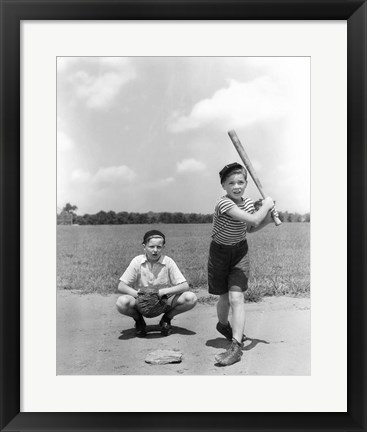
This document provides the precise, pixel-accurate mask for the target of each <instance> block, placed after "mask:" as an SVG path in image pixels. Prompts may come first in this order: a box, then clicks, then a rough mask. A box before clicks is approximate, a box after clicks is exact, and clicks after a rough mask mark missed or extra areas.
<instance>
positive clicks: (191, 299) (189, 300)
mask: <svg viewBox="0 0 367 432" xmlns="http://www.w3.org/2000/svg"><path fill="white" fill-rule="evenodd" d="M185 294H186V301H187V303H189V304H191V305H193V306H195V305H196V303H197V301H198V299H197V297H196V295H195V294H194V293H193V292H187V293H185Z"/></svg>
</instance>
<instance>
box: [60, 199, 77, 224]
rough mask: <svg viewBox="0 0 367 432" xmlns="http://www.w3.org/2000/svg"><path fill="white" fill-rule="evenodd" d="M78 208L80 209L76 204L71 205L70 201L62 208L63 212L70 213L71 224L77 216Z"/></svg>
mask: <svg viewBox="0 0 367 432" xmlns="http://www.w3.org/2000/svg"><path fill="white" fill-rule="evenodd" d="M76 210H78V207H77V206H76V205H71V204H70V203H67V204H65V206H64V207H63V209H62V212H61V214H65V213H66V214H68V215H69V220H70V225H71V224H72V223H73V220H74V218H75V217H76V213H75V212H76Z"/></svg>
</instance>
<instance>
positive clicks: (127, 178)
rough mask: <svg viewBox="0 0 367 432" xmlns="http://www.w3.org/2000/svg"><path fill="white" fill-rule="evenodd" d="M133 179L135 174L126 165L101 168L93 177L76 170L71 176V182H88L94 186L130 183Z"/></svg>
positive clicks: (86, 172)
mask: <svg viewBox="0 0 367 432" xmlns="http://www.w3.org/2000/svg"><path fill="white" fill-rule="evenodd" d="M135 177H136V174H135V172H134V171H133V170H132V169H131V168H129V167H127V166H126V165H121V166H111V167H102V168H99V170H98V171H97V172H96V173H95V174H93V175H92V174H91V173H89V172H88V171H84V170H80V169H76V170H74V171H73V173H72V175H71V179H72V180H73V181H76V182H89V183H91V184H94V185H104V184H124V183H130V182H132V181H133V180H134V179H135Z"/></svg>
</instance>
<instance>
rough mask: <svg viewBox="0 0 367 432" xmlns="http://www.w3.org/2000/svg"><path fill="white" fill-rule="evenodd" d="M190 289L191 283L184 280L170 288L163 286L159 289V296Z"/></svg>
mask: <svg viewBox="0 0 367 432" xmlns="http://www.w3.org/2000/svg"><path fill="white" fill-rule="evenodd" d="M188 290H189V284H188V283H187V282H182V283H180V284H178V285H175V286H172V287H169V288H161V289H160V290H159V291H158V293H159V297H162V296H164V295H173V294H181V293H183V292H185V291H188Z"/></svg>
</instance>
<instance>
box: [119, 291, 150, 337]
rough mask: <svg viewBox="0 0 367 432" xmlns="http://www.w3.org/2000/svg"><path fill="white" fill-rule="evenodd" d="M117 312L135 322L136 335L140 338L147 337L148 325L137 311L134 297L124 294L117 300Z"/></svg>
mask: <svg viewBox="0 0 367 432" xmlns="http://www.w3.org/2000/svg"><path fill="white" fill-rule="evenodd" d="M116 307H117V310H118V311H119V312H120V313H121V314H123V315H127V316H129V317H132V318H134V320H135V333H136V336H138V337H144V336H145V335H146V324H145V321H144V318H143V316H142V315H141V314H140V313H139V312H138V311H137V310H136V309H135V299H134V297H133V296H130V295H128V294H124V295H122V296H120V297H119V298H118V299H117V302H116Z"/></svg>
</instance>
